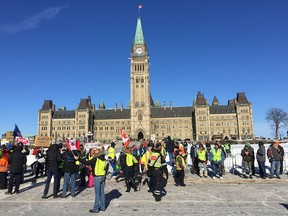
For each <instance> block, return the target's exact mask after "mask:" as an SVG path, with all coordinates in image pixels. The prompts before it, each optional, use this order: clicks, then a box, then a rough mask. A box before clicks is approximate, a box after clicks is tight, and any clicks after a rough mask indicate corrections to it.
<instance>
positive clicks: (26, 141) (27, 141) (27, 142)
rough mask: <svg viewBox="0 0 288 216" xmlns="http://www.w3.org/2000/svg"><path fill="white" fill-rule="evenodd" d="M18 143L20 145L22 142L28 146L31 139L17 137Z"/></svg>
mask: <svg viewBox="0 0 288 216" xmlns="http://www.w3.org/2000/svg"><path fill="white" fill-rule="evenodd" d="M15 140H16V142H17V143H19V142H21V143H22V144H23V145H28V144H29V139H28V138H25V137H16V139H15Z"/></svg>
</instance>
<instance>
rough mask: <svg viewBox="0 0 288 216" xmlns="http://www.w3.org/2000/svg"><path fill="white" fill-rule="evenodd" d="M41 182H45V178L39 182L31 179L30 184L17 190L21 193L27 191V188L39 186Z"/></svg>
mask: <svg viewBox="0 0 288 216" xmlns="http://www.w3.org/2000/svg"><path fill="white" fill-rule="evenodd" d="M43 184H45V180H44V181H41V182H37V183H36V181H31V185H30V186H28V187H25V188H22V189H20V190H19V192H20V193H22V192H25V191H28V190H30V189H32V188H35V187H39V186H41V185H43ZM20 187H21V186H20Z"/></svg>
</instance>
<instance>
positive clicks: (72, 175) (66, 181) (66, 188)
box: [62, 172, 76, 197]
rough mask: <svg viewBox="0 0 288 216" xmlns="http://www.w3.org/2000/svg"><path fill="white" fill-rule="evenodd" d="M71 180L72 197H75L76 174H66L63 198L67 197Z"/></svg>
mask: <svg viewBox="0 0 288 216" xmlns="http://www.w3.org/2000/svg"><path fill="white" fill-rule="evenodd" d="M70 179H71V196H73V197H74V196H75V188H76V173H66V172H65V173H64V184H63V191H62V197H66V193H67V190H68V185H69V181H70Z"/></svg>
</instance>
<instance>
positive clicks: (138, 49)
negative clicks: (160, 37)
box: [136, 47, 143, 55]
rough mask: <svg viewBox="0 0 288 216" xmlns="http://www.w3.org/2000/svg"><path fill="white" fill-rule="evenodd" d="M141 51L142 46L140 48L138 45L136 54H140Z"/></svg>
mask: <svg viewBox="0 0 288 216" xmlns="http://www.w3.org/2000/svg"><path fill="white" fill-rule="evenodd" d="M142 53H143V50H142V48H141V47H138V48H137V49H136V54H138V55H141V54H142Z"/></svg>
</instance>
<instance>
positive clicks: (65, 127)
mask: <svg viewBox="0 0 288 216" xmlns="http://www.w3.org/2000/svg"><path fill="white" fill-rule="evenodd" d="M56 128H57V130H71V129H72V130H74V129H75V127H74V126H73V127H70V126H58V127H52V131H54V130H55V129H56Z"/></svg>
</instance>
